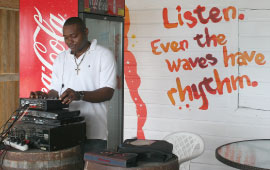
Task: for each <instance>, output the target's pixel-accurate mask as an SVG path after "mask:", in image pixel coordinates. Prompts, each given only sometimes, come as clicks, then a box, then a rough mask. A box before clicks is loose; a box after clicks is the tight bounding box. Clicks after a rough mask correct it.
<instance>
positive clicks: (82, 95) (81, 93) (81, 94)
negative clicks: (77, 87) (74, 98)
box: [78, 91, 84, 100]
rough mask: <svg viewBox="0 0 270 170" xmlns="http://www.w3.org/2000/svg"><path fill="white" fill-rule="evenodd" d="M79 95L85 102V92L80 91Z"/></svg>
mask: <svg viewBox="0 0 270 170" xmlns="http://www.w3.org/2000/svg"><path fill="white" fill-rule="evenodd" d="M78 94H79V100H83V98H84V91H78Z"/></svg>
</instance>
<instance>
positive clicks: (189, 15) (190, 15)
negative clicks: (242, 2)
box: [162, 5, 244, 29]
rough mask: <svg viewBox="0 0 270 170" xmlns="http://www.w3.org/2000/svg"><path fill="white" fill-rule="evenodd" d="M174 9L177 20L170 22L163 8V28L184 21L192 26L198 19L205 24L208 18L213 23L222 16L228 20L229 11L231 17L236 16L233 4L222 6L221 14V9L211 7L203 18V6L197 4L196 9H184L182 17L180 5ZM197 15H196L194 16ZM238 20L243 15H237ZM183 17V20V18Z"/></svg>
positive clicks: (172, 26)
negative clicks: (176, 13)
mask: <svg viewBox="0 0 270 170" xmlns="http://www.w3.org/2000/svg"><path fill="white" fill-rule="evenodd" d="M176 10H177V12H178V21H177V22H170V21H169V17H168V9H167V8H163V12H162V16H163V25H164V27H165V28H167V29H170V28H176V27H178V25H180V26H183V25H184V24H185V23H186V24H187V25H188V27H189V28H193V27H195V26H196V25H197V23H198V20H199V22H200V23H202V24H207V23H208V22H209V20H211V21H212V22H213V23H218V22H220V21H221V20H222V17H223V18H224V20H225V21H230V17H229V13H230V11H231V13H232V14H231V18H232V19H235V18H236V13H237V10H236V8H235V7H233V6H229V7H227V8H224V9H223V10H222V12H223V15H221V14H220V13H221V10H220V9H219V8H217V7H213V8H211V9H210V11H209V14H208V17H207V18H205V17H204V16H203V15H205V14H203V13H204V12H205V6H201V5H198V6H197V8H196V9H194V10H193V12H191V11H186V12H184V13H183V14H184V17H182V15H183V14H182V13H181V6H180V5H178V6H177V7H176ZM196 16H197V17H196ZM238 18H239V19H240V20H243V19H244V15H243V14H240V15H239V16H238ZM184 19H185V20H184Z"/></svg>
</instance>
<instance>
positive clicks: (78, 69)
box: [75, 66, 81, 75]
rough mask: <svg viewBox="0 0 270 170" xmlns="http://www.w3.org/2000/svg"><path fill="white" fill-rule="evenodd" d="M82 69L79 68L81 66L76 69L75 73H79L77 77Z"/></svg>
mask: <svg viewBox="0 0 270 170" xmlns="http://www.w3.org/2000/svg"><path fill="white" fill-rule="evenodd" d="M80 70H81V69H80V68H79V66H77V68H75V71H77V75H79V71H80Z"/></svg>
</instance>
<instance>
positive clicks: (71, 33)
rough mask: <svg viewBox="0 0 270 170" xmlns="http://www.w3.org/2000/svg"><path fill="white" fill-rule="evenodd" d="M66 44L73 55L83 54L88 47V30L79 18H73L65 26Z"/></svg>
mask: <svg viewBox="0 0 270 170" xmlns="http://www.w3.org/2000/svg"><path fill="white" fill-rule="evenodd" d="M63 36H64V39H65V43H66V44H67V46H68V47H69V48H70V49H71V53H73V54H74V53H81V52H82V51H83V50H84V49H85V48H86V46H87V45H88V29H87V28H86V26H85V23H84V22H83V21H82V20H81V19H80V18H79V17H71V18H69V19H67V20H66V22H65V23H64V26H63Z"/></svg>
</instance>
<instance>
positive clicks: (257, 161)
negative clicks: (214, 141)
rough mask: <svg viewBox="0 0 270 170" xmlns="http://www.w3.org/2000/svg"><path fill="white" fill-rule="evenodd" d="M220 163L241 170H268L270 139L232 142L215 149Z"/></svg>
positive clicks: (269, 165) (269, 163) (269, 166)
mask: <svg viewBox="0 0 270 170" xmlns="http://www.w3.org/2000/svg"><path fill="white" fill-rule="evenodd" d="M216 158H217V159H218V160H219V161H221V162H222V163H224V164H226V165H228V166H231V167H234V168H238V169H242V170H270V139H256V140H245V141H238V142H232V143H228V144H225V145H222V146H220V147H218V148H217V149H216Z"/></svg>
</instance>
